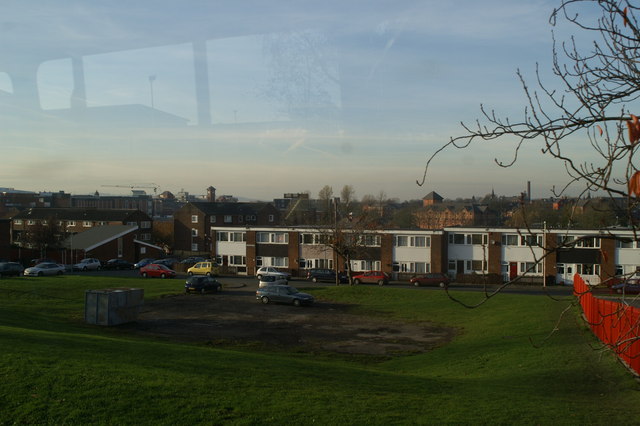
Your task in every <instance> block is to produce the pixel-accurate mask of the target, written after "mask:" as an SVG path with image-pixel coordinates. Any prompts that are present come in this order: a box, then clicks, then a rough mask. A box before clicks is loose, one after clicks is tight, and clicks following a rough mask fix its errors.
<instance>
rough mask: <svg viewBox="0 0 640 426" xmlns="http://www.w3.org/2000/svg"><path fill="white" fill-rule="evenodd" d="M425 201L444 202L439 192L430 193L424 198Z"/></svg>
mask: <svg viewBox="0 0 640 426" xmlns="http://www.w3.org/2000/svg"><path fill="white" fill-rule="evenodd" d="M423 200H434V201H442V200H444V198H442V197H441V196H440V194H438V193H437V192H435V191H431V192H430V193H428V194H427V195H425V196H424V198H423Z"/></svg>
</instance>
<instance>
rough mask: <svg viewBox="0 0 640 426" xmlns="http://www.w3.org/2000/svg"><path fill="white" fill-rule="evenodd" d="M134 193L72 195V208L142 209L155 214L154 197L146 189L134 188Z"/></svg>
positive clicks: (151, 214) (149, 213) (150, 214)
mask: <svg viewBox="0 0 640 426" xmlns="http://www.w3.org/2000/svg"><path fill="white" fill-rule="evenodd" d="M131 192H132V195H128V196H127V195H100V194H99V193H98V192H97V191H96V193H95V194H93V195H72V196H71V208H77V209H89V208H92V209H101V210H140V211H141V212H144V213H146V214H148V215H149V216H153V215H154V208H153V198H152V197H151V195H147V193H146V192H145V191H140V190H134V191H131Z"/></svg>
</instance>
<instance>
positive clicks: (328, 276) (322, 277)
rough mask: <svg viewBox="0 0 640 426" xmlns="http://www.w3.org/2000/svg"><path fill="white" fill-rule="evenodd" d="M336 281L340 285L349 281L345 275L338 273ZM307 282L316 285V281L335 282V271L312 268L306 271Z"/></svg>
mask: <svg viewBox="0 0 640 426" xmlns="http://www.w3.org/2000/svg"><path fill="white" fill-rule="evenodd" d="M338 279H339V280H340V282H341V283H346V282H348V281H349V279H348V277H347V274H345V273H344V272H340V273H339V274H338ZM307 280H309V281H312V282H314V283H317V282H318V281H329V282H336V271H334V270H333V269H322V268H314V269H309V270H308V271H307Z"/></svg>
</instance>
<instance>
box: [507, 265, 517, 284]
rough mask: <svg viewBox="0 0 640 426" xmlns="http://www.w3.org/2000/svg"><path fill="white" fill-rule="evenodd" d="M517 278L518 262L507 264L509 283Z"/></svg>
mask: <svg viewBox="0 0 640 426" xmlns="http://www.w3.org/2000/svg"><path fill="white" fill-rule="evenodd" d="M517 276H518V262H509V281H511V280H514V279H515V278H516V277H517Z"/></svg>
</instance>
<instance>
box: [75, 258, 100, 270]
mask: <svg viewBox="0 0 640 426" xmlns="http://www.w3.org/2000/svg"><path fill="white" fill-rule="evenodd" d="M71 269H72V270H74V271H98V270H100V269H102V263H101V262H100V261H99V260H98V259H94V258H92V257H88V258H86V259H82V260H81V261H80V262H79V263H76V264H75V265H73V266H72V267H71Z"/></svg>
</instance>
